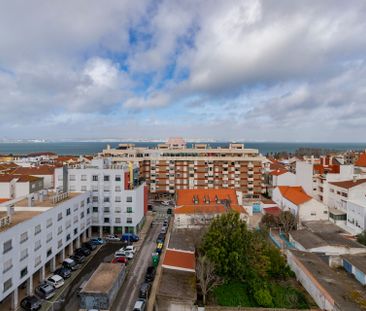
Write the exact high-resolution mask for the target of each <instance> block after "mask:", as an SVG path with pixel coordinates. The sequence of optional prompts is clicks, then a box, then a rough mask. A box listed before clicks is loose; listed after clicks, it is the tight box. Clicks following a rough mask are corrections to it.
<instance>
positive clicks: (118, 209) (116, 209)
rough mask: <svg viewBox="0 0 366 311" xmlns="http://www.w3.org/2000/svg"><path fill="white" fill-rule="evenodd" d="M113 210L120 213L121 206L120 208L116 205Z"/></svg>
mask: <svg viewBox="0 0 366 311" xmlns="http://www.w3.org/2000/svg"><path fill="white" fill-rule="evenodd" d="M114 211H115V212H116V213H120V212H121V211H122V210H121V208H120V207H117V206H116V207H115V208H114Z"/></svg>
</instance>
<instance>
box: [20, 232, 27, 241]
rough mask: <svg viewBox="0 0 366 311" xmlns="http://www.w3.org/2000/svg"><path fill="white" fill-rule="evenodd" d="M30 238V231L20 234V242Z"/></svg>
mask: <svg viewBox="0 0 366 311" xmlns="http://www.w3.org/2000/svg"><path fill="white" fill-rule="evenodd" d="M27 240H28V232H23V233H22V234H21V235H20V243H24V242H25V241H27Z"/></svg>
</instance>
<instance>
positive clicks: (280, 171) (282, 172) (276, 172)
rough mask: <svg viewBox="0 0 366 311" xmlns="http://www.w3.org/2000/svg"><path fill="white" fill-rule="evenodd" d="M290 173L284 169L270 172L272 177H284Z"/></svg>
mask: <svg viewBox="0 0 366 311" xmlns="http://www.w3.org/2000/svg"><path fill="white" fill-rule="evenodd" d="M286 173H288V171H287V170H284V169H278V170H274V171H272V172H269V174H270V175H272V176H280V175H283V174H286Z"/></svg>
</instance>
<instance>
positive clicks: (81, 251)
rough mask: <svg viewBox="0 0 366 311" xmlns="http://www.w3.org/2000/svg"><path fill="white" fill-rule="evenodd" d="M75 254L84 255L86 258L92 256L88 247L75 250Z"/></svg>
mask: <svg viewBox="0 0 366 311" xmlns="http://www.w3.org/2000/svg"><path fill="white" fill-rule="evenodd" d="M75 253H77V254H81V255H84V256H85V257H87V256H89V255H90V254H91V251H90V249H89V248H86V247H80V248H77V249H76V250H75Z"/></svg>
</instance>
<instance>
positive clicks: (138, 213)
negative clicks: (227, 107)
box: [55, 158, 148, 236]
mask: <svg viewBox="0 0 366 311" xmlns="http://www.w3.org/2000/svg"><path fill="white" fill-rule="evenodd" d="M55 187H56V189H59V190H60V189H64V190H65V191H81V192H85V191H90V192H91V193H92V200H91V204H92V211H91V212H92V231H93V232H96V233H98V234H99V235H100V236H101V235H102V234H103V233H111V234H113V233H116V234H117V233H118V234H120V233H124V232H133V233H137V232H138V231H139V230H140V228H141V226H142V225H143V221H144V216H145V214H146V213H147V197H148V189H147V187H146V184H145V183H144V182H143V181H142V180H141V178H140V177H139V169H138V167H137V165H136V164H135V165H133V164H132V163H128V164H122V165H112V163H111V161H110V159H108V158H94V159H93V160H92V161H91V163H89V164H77V165H67V166H64V167H61V168H57V169H55Z"/></svg>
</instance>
